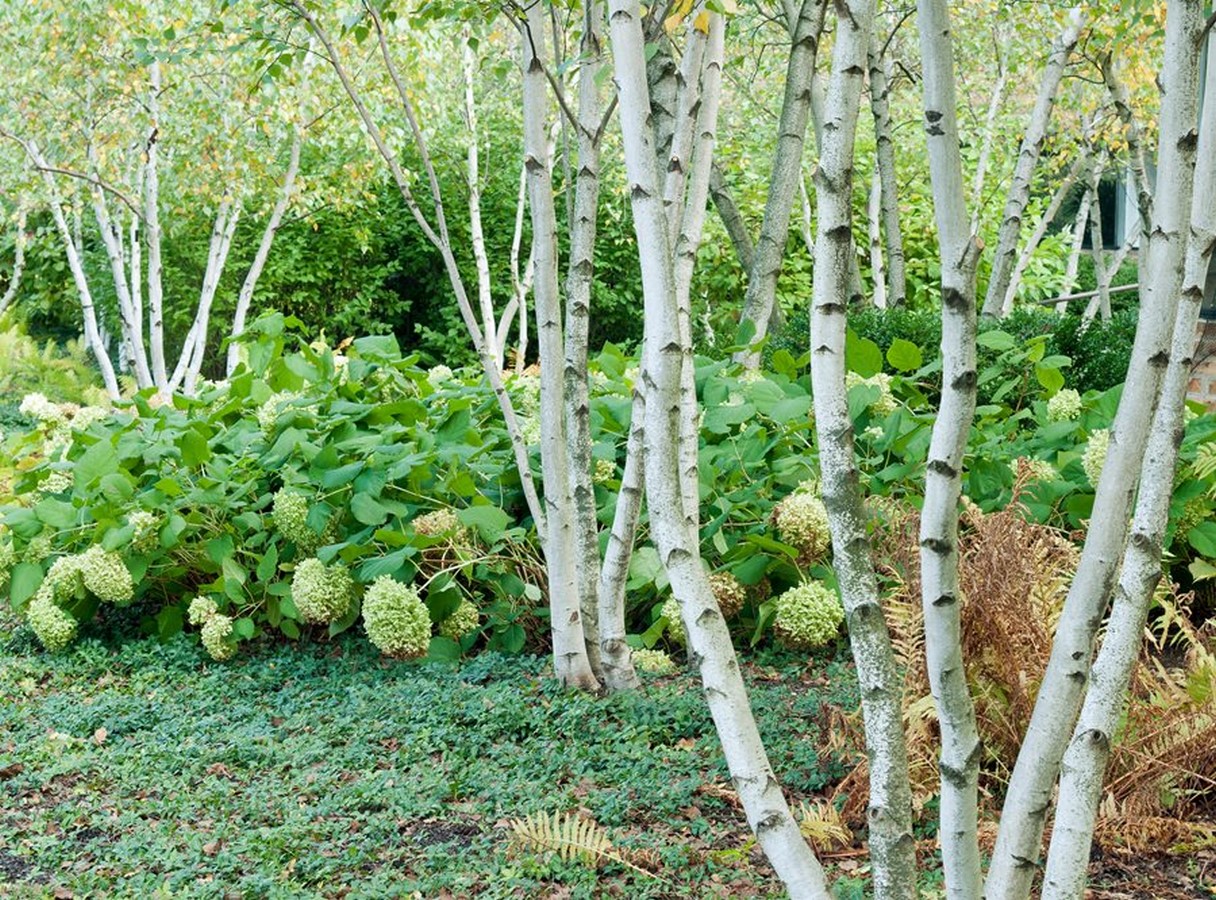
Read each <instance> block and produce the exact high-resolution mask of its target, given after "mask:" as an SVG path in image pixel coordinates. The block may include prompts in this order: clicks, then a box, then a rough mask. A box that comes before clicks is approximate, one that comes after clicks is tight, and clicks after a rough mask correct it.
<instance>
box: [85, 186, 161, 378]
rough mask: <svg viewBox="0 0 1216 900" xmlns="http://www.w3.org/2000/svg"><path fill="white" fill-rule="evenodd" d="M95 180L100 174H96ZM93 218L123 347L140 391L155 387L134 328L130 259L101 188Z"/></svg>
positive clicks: (95, 190) (96, 194)
mask: <svg viewBox="0 0 1216 900" xmlns="http://www.w3.org/2000/svg"><path fill="white" fill-rule="evenodd" d="M93 174H94V177H96V175H97V172H96V170H94V172H93ZM92 194H93V217H94V218H95V219H96V220H97V229H98V231H99V232H100V233H101V242H102V246H104V247H105V251H106V257H107V258H108V259H109V262H110V275H111V277H112V278H113V281H114V294H115V298H116V300H117V301H118V319H119V325H120V328H121V332H122V346H123V349H124V353H125V354H126V355H127V358H128V359H130V360H131V362H132V363H133V365H134V368H135V382H136V384H137V385H139V387H140V388H145V387H147V386H148V385H150V384H151V383H152V377H151V374H150V372H149V371H148V361H147V357H146V356H145V354H144V342H143V335H141V334H140V333H139V331H138V330H137V327H136V324H135V307H134V303H133V302H132V299H131V282H130V277H129V274H128V272H127V259H126V253H125V250H124V247H123V239H122V230H121V228H119V226H118V224H117V223H116V222H114V221H113V220H112V219H111V218H110V212H109V209H108V208H107V205H106V201H105V194H104V193H103V192H102V190H101V188H100V187H96V186H95V187H94V188H93V191H92Z"/></svg>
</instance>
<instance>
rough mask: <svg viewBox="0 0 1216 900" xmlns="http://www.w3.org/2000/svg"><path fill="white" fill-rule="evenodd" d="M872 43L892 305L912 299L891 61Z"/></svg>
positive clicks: (872, 86) (876, 136) (872, 96)
mask: <svg viewBox="0 0 1216 900" xmlns="http://www.w3.org/2000/svg"><path fill="white" fill-rule="evenodd" d="M876 50H877V48H876V47H874V46H873V45H871V47H870V55H869V64H870V111H871V113H872V114H873V116H874V141H875V148H874V158H875V160H876V163H877V168H878V179H879V185H880V190H881V210H880V212H881V215H882V230H883V234H884V236H885V238H886V250H887V289H886V299H887V305H888V306H903V305H904V303H906V302H907V299H908V276H907V267H906V265H905V263H904V238H903V229H902V228H901V227H900V224H899V182H898V180H897V178H896V174H895V142H894V141H893V140H892V138H891V104H890V97H891V78H890V74H889V70H890V66H891V60H890V59H889V58H888V57H887V56H886V55H885V54H884V55H879V54H878V53H877V52H876Z"/></svg>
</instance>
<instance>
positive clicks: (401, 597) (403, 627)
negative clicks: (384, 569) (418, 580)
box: [363, 575, 431, 659]
mask: <svg viewBox="0 0 1216 900" xmlns="http://www.w3.org/2000/svg"><path fill="white" fill-rule="evenodd" d="M363 627H364V628H365V629H366V630H367V638H368V640H370V641H371V642H372V643H373V644H374V645H375V646H376V648H377V649H379V651H380V652H381V653H383V654H385V655H386V656H395V657H398V658H403V659H409V658H412V657H418V656H423V655H425V654H426V652H427V650H428V648H429V647H430V644H431V615H430V613H429V612H428V611H427V608H426V604H425V603H423V602H422V598H420V597H419V596H418V591H417V589H416V588H414V586H413V585H409V584H402V583H401V582H400V581H395V580H394V579H393V578H392V577H391V576H389V575H381V576H380V577H379V578H377V579H376V580H375V581H373V582H372V584H371V586H370V587H369V588H368V589H367V591H366V593H364V595H363Z"/></svg>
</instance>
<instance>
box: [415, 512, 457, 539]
mask: <svg viewBox="0 0 1216 900" xmlns="http://www.w3.org/2000/svg"><path fill="white" fill-rule="evenodd" d="M414 531H416V532H417V533H418V534H423V535H426V536H427V537H441V536H444V535H450V536H451V537H452V540H454V541H457V542H461V541H462V540H463V539H464V537H465V536H466V533H465V527H464V526H463V525H461V524H460V519H458V518H456V513H455V512H453V511H452V510H450V509H448V508H446V507H445V508H443V509H436V510H434V511H432V512H429V513H423V514H422V515H421V516H418V517H417V518H415V519H414Z"/></svg>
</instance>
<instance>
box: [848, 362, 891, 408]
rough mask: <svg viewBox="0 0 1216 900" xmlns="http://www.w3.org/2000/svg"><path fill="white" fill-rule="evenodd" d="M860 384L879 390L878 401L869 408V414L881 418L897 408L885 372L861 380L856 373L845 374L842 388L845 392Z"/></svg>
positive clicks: (889, 378)
mask: <svg viewBox="0 0 1216 900" xmlns="http://www.w3.org/2000/svg"><path fill="white" fill-rule="evenodd" d="M862 384H868V385H870V386H871V387H876V388H878V390H879V395H878V399H877V400H875V401H874V402H873V403H871V404H870V406H869V410H870V412H871V414H873V415H875V416H878V417H879V418H883V417H885V416H888V415H890V414H891V413H893V412H895V410H896V409H898V408H899V403H898V401H896V399H895V395H894V394H893V393H891V376H890V375H888V374H887V373H886V372H879V373H878V374H876V375H871V376H870V377H869V378H862V377H861V376H860V375H858V374H857V373H856V372H846V373H845V376H844V386H845V389H846V390H848V389H849V388H852V387H857V386H858V385H862Z"/></svg>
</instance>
